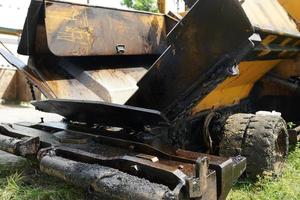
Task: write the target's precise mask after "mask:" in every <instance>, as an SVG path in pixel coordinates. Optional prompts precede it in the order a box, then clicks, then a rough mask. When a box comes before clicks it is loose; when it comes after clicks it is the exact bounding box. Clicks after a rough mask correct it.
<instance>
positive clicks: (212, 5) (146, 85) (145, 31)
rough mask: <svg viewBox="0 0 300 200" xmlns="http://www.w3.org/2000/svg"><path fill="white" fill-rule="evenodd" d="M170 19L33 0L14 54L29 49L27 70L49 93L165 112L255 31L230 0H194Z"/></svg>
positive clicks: (225, 67)
mask: <svg viewBox="0 0 300 200" xmlns="http://www.w3.org/2000/svg"><path fill="white" fill-rule="evenodd" d="M176 23H177V21H176V20H174V19H172V18H170V17H168V16H166V15H160V14H153V13H145V12H136V11H124V10H117V9H110V8H103V7H94V6H86V5H80V4H72V3H65V2H57V1H52V0H45V1H32V3H31V6H30V8H29V12H28V16H27V20H26V23H25V26H24V33H23V35H22V39H21V42H20V46H19V53H21V54H26V55H29V56H30V60H29V64H28V67H27V68H26V70H25V71H27V72H28V73H30V74H31V75H32V76H33V77H34V80H33V79H31V80H32V81H34V84H35V85H36V86H37V87H39V88H40V89H41V90H42V91H43V93H44V94H45V95H46V96H47V97H48V98H50V99H53V98H54V99H56V98H57V99H70V100H85V101H99V102H101V101H104V102H108V103H117V104H124V103H126V102H127V103H126V104H128V105H133V106H136V107H143V108H149V109H154V110H159V111H160V112H162V113H163V114H164V115H167V117H168V118H170V119H171V118H174V117H175V116H176V115H178V114H179V113H180V112H182V111H183V109H185V108H186V107H187V106H188V105H189V104H190V103H191V101H193V100H192V99H194V97H195V95H196V93H197V96H199V92H200V96H199V97H198V98H203V96H204V95H205V94H206V93H208V92H209V91H210V90H212V89H213V88H214V87H215V86H216V85H217V84H218V83H219V82H220V81H222V80H224V79H225V78H226V77H228V76H231V75H232V72H231V70H232V68H234V66H235V65H236V64H237V63H239V62H240V60H241V59H242V58H243V56H244V55H245V54H246V53H248V51H249V50H250V49H251V48H252V43H251V41H250V40H249V39H248V38H249V37H250V36H251V35H252V33H253V28H252V26H251V24H250V22H249V20H248V18H247V16H246V14H245V12H244V10H243V8H242V7H241V5H240V3H239V2H238V1H235V0H228V1H220V0H215V1H197V2H196V3H195V4H194V6H193V7H192V8H191V9H190V11H189V12H188V13H187V15H186V16H185V17H184V18H183V19H182V20H181V21H180V22H179V23H177V25H175V24H176ZM228 27H230V28H228ZM224 38H225V39H224ZM153 63H154V64H153ZM142 77H143V78H142ZM141 78H142V79H141ZM140 79H141V80H140ZM133 94H134V95H133Z"/></svg>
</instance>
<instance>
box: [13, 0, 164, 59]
mask: <svg viewBox="0 0 300 200" xmlns="http://www.w3.org/2000/svg"><path fill="white" fill-rule="evenodd" d="M43 7H44V8H45V12H44V13H45V16H44V17H45V18H43V15H42V8H43ZM33 12H34V13H33ZM43 20H45V21H44V23H45V24H44V25H43V24H40V23H41V21H43ZM38 21H39V22H38ZM38 26H41V27H40V28H37V27H38ZM27 29H30V31H28V32H26V30H27ZM35 29H36V30H37V33H36V34H35V33H34V30H35ZM24 30H25V35H29V37H28V38H29V39H30V40H31V41H32V43H30V42H29V45H28V44H26V40H27V39H28V38H25V37H22V40H23V41H21V45H20V48H19V53H22V54H32V53H33V51H34V48H40V46H45V47H46V46H48V48H49V50H50V51H51V52H52V53H53V54H55V55H57V56H92V55H117V54H119V53H121V54H122V55H142V54H161V53H162V52H163V51H164V49H165V48H166V39H165V38H166V24H165V16H164V15H160V14H151V13H144V12H135V11H126V10H116V9H112V8H104V7H96V6H87V5H79V4H72V3H67V2H63V3H62V2H57V1H50V0H49V1H48V0H47V1H44V3H43V2H42V1H33V2H32V4H31V6H30V8H29V15H28V20H27V21H26V23H25V28H24ZM45 34H46V35H45ZM41 35H44V36H43V37H44V39H46V40H40V41H41V42H42V43H39V45H36V44H34V40H35V39H34V38H35V37H39V36H41ZM46 42H47V43H48V44H46V45H43V44H45V43H46ZM121 45H122V46H124V52H118V51H117V48H118V46H121ZM32 46H34V48H33V47H32ZM27 50H28V51H27ZM40 51H43V50H40ZM44 51H45V52H46V51H47V49H44Z"/></svg>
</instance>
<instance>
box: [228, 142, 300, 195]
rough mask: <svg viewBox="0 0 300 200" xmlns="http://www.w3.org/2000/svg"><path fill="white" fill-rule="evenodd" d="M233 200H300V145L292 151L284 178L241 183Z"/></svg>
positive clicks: (236, 186)
mask: <svg viewBox="0 0 300 200" xmlns="http://www.w3.org/2000/svg"><path fill="white" fill-rule="evenodd" d="M228 199H232V200H247V199H249V200H277V199H278V200H279V199H280V200H281V199H288V200H293V199H295V200H298V199H300V144H298V145H297V146H296V147H295V148H294V149H293V150H291V152H290V154H289V158H288V162H287V164H286V168H285V171H284V173H283V175H282V177H279V178H276V179H274V178H271V177H264V178H260V179H259V180H258V181H256V182H252V181H249V180H242V181H239V182H238V183H237V184H236V185H235V186H234V187H233V190H232V191H231V192H230V194H229V196H228Z"/></svg>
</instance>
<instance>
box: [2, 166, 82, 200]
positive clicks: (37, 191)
mask: <svg viewBox="0 0 300 200" xmlns="http://www.w3.org/2000/svg"><path fill="white" fill-rule="evenodd" d="M75 199H76V200H80V199H84V191H83V190H82V189H80V188H76V187H74V186H71V185H69V184H66V183H65V182H63V181H61V180H59V179H56V178H53V177H49V176H47V175H44V174H41V173H40V172H39V170H38V169H37V167H36V165H35V164H33V163H27V164H26V165H23V166H22V171H21V170H20V168H19V167H17V168H16V169H13V170H9V171H8V170H3V169H2V170H1V169H0V200H75Z"/></svg>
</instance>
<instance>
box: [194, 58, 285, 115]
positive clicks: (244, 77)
mask: <svg viewBox="0 0 300 200" xmlns="http://www.w3.org/2000/svg"><path fill="white" fill-rule="evenodd" d="M280 61H281V60H269V61H251V62H242V63H241V64H240V66H239V68H240V74H239V75H238V76H234V77H230V78H227V79H226V80H225V81H224V82H222V83H220V84H219V85H218V86H217V87H216V89H214V90H213V91H212V92H211V93H209V94H208V95H207V96H206V97H205V98H204V99H203V100H202V101H200V102H199V103H198V104H197V105H196V106H195V107H194V109H193V113H198V112H200V111H203V110H208V109H212V108H218V107H223V106H226V105H232V104H236V103H239V101H240V100H241V99H244V98H246V97H247V96H248V95H249V93H250V91H251V89H252V88H253V86H254V84H255V82H256V81H257V80H259V79H260V78H261V77H262V76H263V75H265V74H266V73H267V72H268V71H270V70H271V69H272V68H273V67H274V66H276V65H277V64H278V63H279V62H280Z"/></svg>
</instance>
